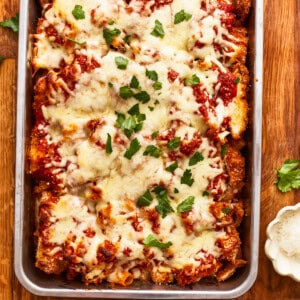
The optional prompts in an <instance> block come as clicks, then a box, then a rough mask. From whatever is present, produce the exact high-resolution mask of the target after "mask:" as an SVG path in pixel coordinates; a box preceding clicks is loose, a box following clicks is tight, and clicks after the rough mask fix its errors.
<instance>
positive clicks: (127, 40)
mask: <svg viewBox="0 0 300 300" xmlns="http://www.w3.org/2000/svg"><path fill="white" fill-rule="evenodd" d="M130 38H131V35H126V36H125V37H124V42H125V43H126V44H128V45H129V43H130Z"/></svg>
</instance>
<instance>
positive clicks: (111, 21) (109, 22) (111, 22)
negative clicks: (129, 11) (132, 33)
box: [107, 20, 115, 25]
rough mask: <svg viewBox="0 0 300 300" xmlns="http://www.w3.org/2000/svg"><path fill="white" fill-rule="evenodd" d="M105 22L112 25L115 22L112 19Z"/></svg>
mask: <svg viewBox="0 0 300 300" xmlns="http://www.w3.org/2000/svg"><path fill="white" fill-rule="evenodd" d="M107 24H108V25H114V24H115V21H114V20H110V21H108V23H107Z"/></svg>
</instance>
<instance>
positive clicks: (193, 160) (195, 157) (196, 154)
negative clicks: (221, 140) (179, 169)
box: [189, 151, 204, 166]
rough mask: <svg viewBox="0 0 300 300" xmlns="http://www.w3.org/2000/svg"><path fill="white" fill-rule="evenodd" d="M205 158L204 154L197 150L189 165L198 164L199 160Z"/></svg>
mask: <svg viewBox="0 0 300 300" xmlns="http://www.w3.org/2000/svg"><path fill="white" fill-rule="evenodd" d="M202 160H204V157H203V155H202V154H201V153H200V152H198V151H197V152H195V153H194V155H193V156H192V157H191V158H190V160H189V166H194V165H196V164H197V163H198V162H200V161H202Z"/></svg>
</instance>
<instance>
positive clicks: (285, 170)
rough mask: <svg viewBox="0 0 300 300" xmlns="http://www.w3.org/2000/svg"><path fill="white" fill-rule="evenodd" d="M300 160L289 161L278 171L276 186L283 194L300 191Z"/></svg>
mask: <svg viewBox="0 0 300 300" xmlns="http://www.w3.org/2000/svg"><path fill="white" fill-rule="evenodd" d="M299 163H300V160H294V159H287V160H286V161H285V162H284V163H283V165H282V167H281V168H280V169H279V170H277V180H276V182H275V184H276V185H277V187H278V189H279V190H280V191H281V192H284V193H285V192H289V191H291V190H292V189H300V168H299Z"/></svg>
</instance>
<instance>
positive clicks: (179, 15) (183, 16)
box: [174, 9, 192, 24]
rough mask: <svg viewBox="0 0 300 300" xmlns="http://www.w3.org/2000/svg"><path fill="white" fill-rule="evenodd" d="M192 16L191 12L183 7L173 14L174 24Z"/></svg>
mask: <svg viewBox="0 0 300 300" xmlns="http://www.w3.org/2000/svg"><path fill="white" fill-rule="evenodd" d="M191 17H192V14H189V13H187V12H185V11H184V10H183V9H182V10H181V11H179V12H178V13H176V14H175V18H174V24H179V23H181V22H183V21H188V20H190V19H191Z"/></svg>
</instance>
